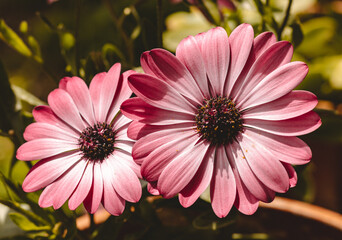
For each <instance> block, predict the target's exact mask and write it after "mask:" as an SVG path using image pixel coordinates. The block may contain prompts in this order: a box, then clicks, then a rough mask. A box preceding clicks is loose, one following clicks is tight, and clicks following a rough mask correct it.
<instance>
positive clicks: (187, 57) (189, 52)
mask: <svg viewBox="0 0 342 240" xmlns="http://www.w3.org/2000/svg"><path fill="white" fill-rule="evenodd" d="M196 39H197V38H196V37H193V36H188V37H187V38H185V39H183V40H182V41H181V42H180V43H179V44H178V47H177V49H176V57H177V58H178V59H179V61H181V62H182V63H183V64H184V65H185V67H186V68H187V69H188V70H189V72H190V73H191V75H192V77H193V79H195V81H196V83H197V85H198V87H199V89H200V90H201V91H202V94H203V97H204V98H206V99H209V98H210V93H209V86H208V79H207V73H206V68H205V64H204V60H203V56H202V53H201V50H200V48H199V46H198V43H197V41H196Z"/></svg>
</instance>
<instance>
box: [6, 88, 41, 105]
mask: <svg viewBox="0 0 342 240" xmlns="http://www.w3.org/2000/svg"><path fill="white" fill-rule="evenodd" d="M12 89H13V91H14V93H15V95H16V96H17V97H18V98H19V99H20V100H22V101H25V102H27V103H29V104H31V105H32V106H38V105H47V103H45V102H43V101H42V100H40V99H39V98H37V97H36V96H34V95H33V94H32V93H29V92H28V91H26V90H25V89H24V88H21V87H19V86H16V85H12Z"/></svg>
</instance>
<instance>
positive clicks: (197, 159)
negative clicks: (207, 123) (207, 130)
mask: <svg viewBox="0 0 342 240" xmlns="http://www.w3.org/2000/svg"><path fill="white" fill-rule="evenodd" d="M190 146H192V147H188V148H187V149H186V150H185V151H183V152H182V153H181V154H179V155H178V156H177V157H175V158H174V159H173V160H172V162H170V163H169V164H168V165H167V166H166V168H165V169H164V170H163V172H162V173H161V175H160V177H159V179H158V190H159V191H160V193H161V195H162V196H163V197H164V198H171V197H173V196H174V195H176V194H177V193H179V192H180V191H181V190H182V189H183V188H184V187H185V186H186V185H187V184H188V183H189V182H190V181H191V179H192V178H193V177H194V175H195V173H196V172H197V170H198V168H199V166H200V164H201V162H202V161H203V158H204V156H205V154H206V152H207V151H208V148H209V144H208V143H207V142H199V143H198V144H196V145H195V146H193V144H192V145H190Z"/></svg>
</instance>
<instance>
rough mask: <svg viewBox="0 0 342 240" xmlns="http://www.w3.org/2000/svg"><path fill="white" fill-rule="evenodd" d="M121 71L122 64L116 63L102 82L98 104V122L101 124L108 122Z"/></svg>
mask: <svg viewBox="0 0 342 240" xmlns="http://www.w3.org/2000/svg"><path fill="white" fill-rule="evenodd" d="M120 71H121V64H120V63H116V64H114V65H113V66H112V67H111V68H110V69H109V71H108V72H107V74H106V76H105V77H104V79H103V80H102V84H101V91H100V92H101V94H100V96H99V98H100V99H99V104H98V111H99V113H98V119H97V120H98V121H99V122H105V121H106V118H107V114H108V111H109V109H110V106H111V105H112V102H113V99H114V94H115V91H116V89H117V87H118V85H119V79H120Z"/></svg>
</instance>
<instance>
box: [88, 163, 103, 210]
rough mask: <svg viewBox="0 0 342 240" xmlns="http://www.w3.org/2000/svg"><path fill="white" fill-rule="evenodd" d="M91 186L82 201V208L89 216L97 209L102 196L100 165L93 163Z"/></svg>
mask: <svg viewBox="0 0 342 240" xmlns="http://www.w3.org/2000/svg"><path fill="white" fill-rule="evenodd" d="M93 173H94V174H93V181H92V182H93V184H92V186H91V189H90V191H89V193H88V195H87V197H86V198H85V199H84V202H83V204H84V207H85V208H86V209H87V211H88V212H89V213H91V214H93V213H95V212H96V210H97V209H98V207H99V205H100V203H101V200H102V195H103V180H102V171H101V163H98V162H95V163H94V164H93Z"/></svg>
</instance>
